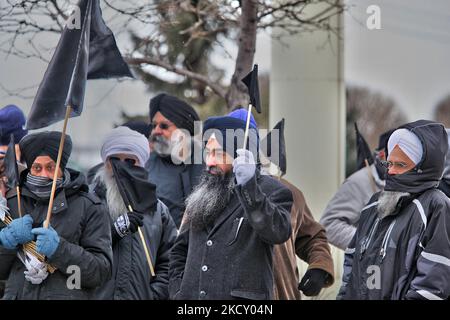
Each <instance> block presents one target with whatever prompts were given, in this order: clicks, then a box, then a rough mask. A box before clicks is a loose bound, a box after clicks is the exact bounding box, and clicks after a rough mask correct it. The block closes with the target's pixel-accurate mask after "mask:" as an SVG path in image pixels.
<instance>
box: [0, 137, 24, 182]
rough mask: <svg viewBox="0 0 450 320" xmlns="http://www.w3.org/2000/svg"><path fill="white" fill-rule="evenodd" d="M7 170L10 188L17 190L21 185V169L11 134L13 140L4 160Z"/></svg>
mask: <svg viewBox="0 0 450 320" xmlns="http://www.w3.org/2000/svg"><path fill="white" fill-rule="evenodd" d="M3 165H4V168H5V176H6V178H7V179H8V187H10V188H15V187H17V186H18V185H19V181H20V180H19V168H18V166H17V158H16V144H15V142H14V135H13V134H11V139H10V141H9V144H8V149H7V150H6V154H5V158H4V160H3Z"/></svg>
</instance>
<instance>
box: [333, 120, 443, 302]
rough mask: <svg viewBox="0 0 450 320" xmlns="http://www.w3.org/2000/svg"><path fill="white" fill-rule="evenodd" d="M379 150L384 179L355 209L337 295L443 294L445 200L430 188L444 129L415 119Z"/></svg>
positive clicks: (437, 174) (438, 171) (439, 167)
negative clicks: (382, 151) (357, 218)
mask: <svg viewBox="0 0 450 320" xmlns="http://www.w3.org/2000/svg"><path fill="white" fill-rule="evenodd" d="M387 150H388V157H387V162H386V163H385V164H386V167H387V168H388V169H389V171H388V175H387V177H386V186H385V188H384V191H382V192H381V193H377V194H375V195H374V196H373V197H372V199H371V200H370V202H369V204H368V205H367V206H366V207H365V208H363V209H362V213H361V219H360V222H359V224H358V228H357V230H356V234H355V236H354V238H353V239H352V241H351V242H350V245H349V247H348V248H347V250H346V255H345V262H344V275H343V284H342V287H341V290H340V293H339V295H338V298H340V299H364V300H365V299H376V300H379V299H390V300H399V299H424V300H442V299H447V298H448V297H449V295H450V262H449V261H450V242H449V235H450V215H449V212H450V200H449V199H448V198H447V197H446V196H445V195H444V194H443V193H442V192H441V191H440V190H438V189H437V187H438V185H439V181H440V179H441V177H442V173H443V169H444V162H445V155H446V153H447V150H448V140H447V133H446V131H445V129H444V127H443V125H442V124H439V123H435V122H431V121H426V120H419V121H416V122H412V123H409V124H406V125H404V126H402V127H400V128H399V129H397V130H396V131H394V132H393V133H392V135H391V136H390V137H389V140H388V144H387Z"/></svg>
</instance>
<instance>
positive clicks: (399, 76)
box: [0, 0, 450, 165]
mask: <svg viewBox="0 0 450 320" xmlns="http://www.w3.org/2000/svg"><path fill="white" fill-rule="evenodd" d="M347 3H348V4H349V5H350V11H349V12H348V13H346V14H345V34H344V39H345V66H344V70H345V77H344V78H345V80H346V82H347V83H350V84H356V85H364V86H367V87H369V88H371V89H374V90H377V91H380V92H382V93H385V94H387V95H390V96H392V97H393V98H394V99H395V100H396V101H397V102H398V104H399V105H400V106H401V107H402V108H403V109H404V110H405V111H406V112H407V113H408V116H409V119H410V120H414V119H416V118H420V117H425V118H429V117H431V116H432V113H431V112H432V108H433V107H434V105H435V104H436V102H437V101H438V100H439V99H441V98H442V97H443V96H445V95H447V94H449V93H450V61H449V60H450V59H449V57H450V1H448V0H370V1H369V0H349V1H347ZM371 4H376V5H378V6H380V8H381V26H382V29H381V30H373V31H370V30H368V29H367V28H366V19H367V17H368V14H367V13H366V8H367V7H368V6H369V5H371ZM105 14H107V12H105ZM111 28H112V29H113V31H115V32H116V31H117V30H115V28H114V26H111ZM1 40H2V39H0V42H1ZM57 40H58V38H57V37H48V38H46V39H45V40H44V42H45V45H46V46H49V47H50V46H55V45H56V42H57ZM118 44H119V47H120V49H121V50H122V52H126V51H127V50H128V49H129V48H128V47H129V43H128V41H127V36H126V33H122V34H120V35H119V36H118ZM270 51H271V50H270V38H269V36H268V35H267V34H263V35H261V36H259V37H258V41H257V51H256V57H255V62H257V63H258V64H259V66H260V69H261V70H262V71H270V66H271V63H270V61H271V58H272V57H271V56H270ZM231 53H232V55H235V54H236V52H233V51H232V52H231ZM273 58H275V59H276V57H273ZM214 60H215V61H217V62H220V63H221V64H222V65H224V66H226V67H227V68H228V70H229V75H230V74H231V72H232V70H233V68H234V62H233V61H232V60H231V59H225V58H224V56H223V55H222V54H217V55H215V56H214ZM45 68H46V65H45V64H44V63H42V62H41V61H38V60H34V59H30V60H23V59H19V58H16V57H14V56H9V57H8V59H6V57H5V55H4V54H1V53H0V85H2V86H4V87H6V88H7V89H10V90H15V89H17V88H24V87H29V86H34V85H37V84H38V83H39V82H40V80H41V79H42V76H43V74H44V71H45ZM36 90H37V87H35V89H32V90H24V91H23V93H24V94H27V95H29V96H31V97H32V96H33V94H34V92H35V91H36ZM293 94H295V93H293ZM152 95H153V94H152V93H150V92H148V91H147V90H146V88H145V86H144V85H143V84H142V83H141V82H140V81H138V80H134V81H131V80H127V81H123V82H121V83H117V82H116V81H114V80H108V81H106V80H97V81H89V83H88V86H87V92H86V99H85V103H86V105H85V108H84V111H83V114H82V116H81V117H79V118H74V119H71V120H70V123H69V129H68V132H69V134H71V135H72V137H73V140H74V142H75V144H76V146H78V147H79V146H91V147H92V148H98V147H99V145H100V143H101V139H102V137H103V136H104V135H105V134H106V133H107V132H108V130H110V129H111V128H112V125H113V123H117V122H119V115H120V111H121V110H126V111H127V113H130V114H144V113H147V112H148V102H149V99H150V97H151V96H152ZM10 103H14V104H17V105H19V106H20V107H22V108H23V110H24V112H25V113H28V111H29V109H30V107H31V103H32V99H22V98H19V97H10V96H8V95H7V94H6V93H5V92H4V91H3V90H2V89H1V88H0V105H2V106H3V105H6V104H10ZM61 126H62V125H61V124H57V125H54V126H52V127H50V129H60V128H61ZM75 160H79V161H81V162H82V163H83V164H84V165H90V164H94V163H96V162H98V161H99V160H100V157H99V155H97V156H95V157H89V158H86V157H84V158H83V159H75Z"/></svg>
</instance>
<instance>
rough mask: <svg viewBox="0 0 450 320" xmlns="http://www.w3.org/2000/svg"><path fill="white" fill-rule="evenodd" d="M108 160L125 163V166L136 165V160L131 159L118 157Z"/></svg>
mask: <svg viewBox="0 0 450 320" xmlns="http://www.w3.org/2000/svg"><path fill="white" fill-rule="evenodd" d="M109 159H110V160H111V161H113V160H117V161H123V162H125V163H127V164H130V165H132V166H134V165H136V159H131V158H125V159H120V158H119V157H109Z"/></svg>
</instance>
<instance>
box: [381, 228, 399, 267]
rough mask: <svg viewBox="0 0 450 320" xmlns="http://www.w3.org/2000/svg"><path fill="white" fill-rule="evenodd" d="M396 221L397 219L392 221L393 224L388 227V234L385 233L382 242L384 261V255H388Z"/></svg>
mask: <svg viewBox="0 0 450 320" xmlns="http://www.w3.org/2000/svg"><path fill="white" fill-rule="evenodd" d="M395 221H396V220H394V221H392V222H391V224H390V225H389V228H388V230H387V232H386V234H385V235H384V239H383V242H382V244H381V250H380V256H381V261H383V259H384V257H385V256H386V252H387V246H388V242H389V238H390V236H391V232H392V229H394V225H395Z"/></svg>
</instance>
